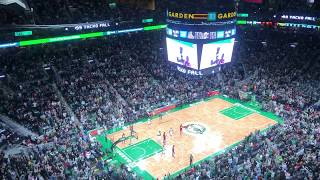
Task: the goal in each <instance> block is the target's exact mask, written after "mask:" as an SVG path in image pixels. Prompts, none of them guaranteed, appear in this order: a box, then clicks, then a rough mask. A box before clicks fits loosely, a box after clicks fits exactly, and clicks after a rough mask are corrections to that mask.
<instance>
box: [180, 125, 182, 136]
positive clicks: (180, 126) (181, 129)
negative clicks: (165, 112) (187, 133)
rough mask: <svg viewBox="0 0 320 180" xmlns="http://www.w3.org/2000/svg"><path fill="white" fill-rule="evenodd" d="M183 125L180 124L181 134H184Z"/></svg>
mask: <svg viewBox="0 0 320 180" xmlns="http://www.w3.org/2000/svg"><path fill="white" fill-rule="evenodd" d="M182 130H183V126H182V124H180V136H181V135H182Z"/></svg>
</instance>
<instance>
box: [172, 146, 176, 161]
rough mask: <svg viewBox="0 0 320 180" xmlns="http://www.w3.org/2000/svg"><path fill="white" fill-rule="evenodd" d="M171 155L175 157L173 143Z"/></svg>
mask: <svg viewBox="0 0 320 180" xmlns="http://www.w3.org/2000/svg"><path fill="white" fill-rule="evenodd" d="M172 157H173V158H175V157H176V156H175V146H174V145H173V146H172Z"/></svg>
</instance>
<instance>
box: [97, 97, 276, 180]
mask: <svg viewBox="0 0 320 180" xmlns="http://www.w3.org/2000/svg"><path fill="white" fill-rule="evenodd" d="M278 122H279V119H278V118H277V117H276V116H274V115H272V114H271V113H269V114H268V113H266V112H262V111H257V110H255V109H251V108H249V107H247V106H245V105H243V104H241V103H240V102H237V101H234V100H232V99H228V98H223V97H222V96H218V97H214V98H211V99H208V100H204V101H201V102H198V103H194V104H190V105H184V106H182V107H179V108H176V109H174V110H171V111H170V112H168V113H166V114H165V115H163V116H162V117H161V118H159V117H157V118H154V119H152V120H148V119H147V120H145V121H141V122H138V123H136V124H134V125H133V129H134V131H135V135H136V138H130V139H129V140H126V141H122V142H119V143H117V144H116V147H115V148H114V150H113V161H114V162H115V163H125V164H127V165H128V167H130V168H131V169H132V170H133V171H135V172H136V173H137V174H138V175H140V176H143V177H144V179H156V178H160V179H161V178H163V177H164V176H165V175H166V174H169V173H170V174H171V175H173V176H174V175H176V174H178V173H179V172H181V171H184V170H186V169H188V168H190V165H189V164H190V158H189V157H190V154H192V156H193V157H194V158H193V165H194V164H197V163H199V162H201V161H202V160H205V159H206V158H210V157H212V156H213V155H216V154H218V153H223V151H224V150H225V149H226V148H228V147H229V148H230V147H233V146H234V145H236V144H237V143H239V142H241V141H242V140H243V139H244V138H245V137H246V136H248V135H249V134H250V133H253V132H255V131H256V130H264V129H266V128H269V127H271V126H273V125H275V124H276V123H278ZM180 125H182V126H183V131H182V133H181V134H180ZM170 128H172V129H173V135H170V133H169V130H170ZM163 132H165V133H166V137H167V138H166V139H167V141H166V145H165V146H163ZM130 134H131V132H130V128H129V127H127V128H123V129H120V130H118V131H116V132H113V133H111V134H108V135H107V137H108V141H106V140H105V138H101V137H100V138H97V139H98V141H100V142H101V143H102V145H103V146H104V147H105V148H107V147H110V146H111V144H113V143H114V142H115V141H117V140H119V139H120V138H121V137H123V136H130ZM102 136H103V135H102ZM173 145H174V146H175V157H173V156H172V146H173Z"/></svg>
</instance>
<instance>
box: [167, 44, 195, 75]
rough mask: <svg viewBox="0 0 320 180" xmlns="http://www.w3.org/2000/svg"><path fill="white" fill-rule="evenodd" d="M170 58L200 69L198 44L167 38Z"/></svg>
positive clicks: (178, 62)
mask: <svg viewBox="0 0 320 180" xmlns="http://www.w3.org/2000/svg"><path fill="white" fill-rule="evenodd" d="M167 52H168V60H169V61H170V62H173V63H176V64H180V65H182V66H185V67H188V68H192V69H196V70H198V56H197V44H193V43H190V42H185V41H180V40H175V39H170V38H167Z"/></svg>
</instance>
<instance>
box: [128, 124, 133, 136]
mask: <svg viewBox="0 0 320 180" xmlns="http://www.w3.org/2000/svg"><path fill="white" fill-rule="evenodd" d="M129 128H130V135H131V136H133V133H134V130H133V125H130V127H129Z"/></svg>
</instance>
